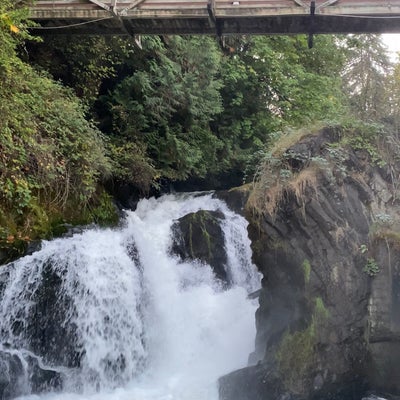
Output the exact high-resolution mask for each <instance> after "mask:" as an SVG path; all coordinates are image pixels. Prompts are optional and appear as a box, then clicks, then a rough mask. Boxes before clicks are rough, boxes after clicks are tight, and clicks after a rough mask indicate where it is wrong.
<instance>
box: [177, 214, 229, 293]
mask: <svg viewBox="0 0 400 400" xmlns="http://www.w3.org/2000/svg"><path fill="white" fill-rule="evenodd" d="M224 218H225V217H224V214H223V213H222V212H221V211H206V210H200V211H197V212H195V213H190V214H187V215H185V216H184V217H182V218H180V219H179V220H177V221H176V222H175V224H174V225H173V226H172V230H173V232H174V235H173V237H174V242H173V244H172V247H171V252H172V253H174V254H176V255H178V256H179V257H180V258H181V259H182V260H183V261H184V260H199V261H201V262H203V263H207V264H208V265H210V266H211V268H212V270H213V271H214V273H215V276H216V277H217V278H219V279H220V280H221V281H222V282H223V283H224V284H226V285H229V283H230V278H229V276H228V274H227V272H226V263H227V257H226V252H225V248H224V234H223V232H222V229H221V221H222V220H223V219H224Z"/></svg>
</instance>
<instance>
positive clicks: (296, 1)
mask: <svg viewBox="0 0 400 400" xmlns="http://www.w3.org/2000/svg"><path fill="white" fill-rule="evenodd" d="M294 2H295V3H296V4H298V5H299V6H301V7H304V8H308V7H309V5H308V4H305V3H304V1H302V0H294Z"/></svg>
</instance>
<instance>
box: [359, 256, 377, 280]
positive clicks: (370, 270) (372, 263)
mask: <svg viewBox="0 0 400 400" xmlns="http://www.w3.org/2000/svg"><path fill="white" fill-rule="evenodd" d="M380 270H381V269H380V268H379V265H378V263H377V262H376V260H375V258H368V259H367V263H366V264H365V266H364V269H363V271H364V272H365V273H366V274H367V275H369V276H371V277H373V276H375V275H377V274H378V273H379V272H380Z"/></svg>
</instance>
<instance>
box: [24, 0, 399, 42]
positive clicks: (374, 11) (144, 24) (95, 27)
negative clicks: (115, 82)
mask: <svg viewBox="0 0 400 400" xmlns="http://www.w3.org/2000/svg"><path fill="white" fill-rule="evenodd" d="M310 4H311V3H310V2H306V1H304V0H237V1H235V0H233V1H227V0H222V1H218V0H210V1H209V2H207V1H204V0H135V1H129V0H123V1H118V2H117V1H116V0H111V1H110V0H108V2H106V1H104V2H103V1H99V0H41V1H37V2H36V5H35V6H33V7H32V8H31V17H32V19H33V20H35V21H37V22H38V23H39V24H40V27H38V30H40V31H41V33H42V34H43V33H46V32H48V33H50V32H51V33H52V34H55V33H69V34H110V35H121V34H130V35H135V34H160V35H161V34H209V35H212V34H217V35H229V34H297V33H390V32H393V33H399V32H400V0H391V1H385V0H367V1H361V0H325V1H324V0H316V2H315V3H314V7H313V5H311V7H310Z"/></svg>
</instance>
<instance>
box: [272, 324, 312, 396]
mask: <svg viewBox="0 0 400 400" xmlns="http://www.w3.org/2000/svg"><path fill="white" fill-rule="evenodd" d="M314 346H315V326H314V324H310V326H309V327H308V328H307V329H305V330H303V331H297V332H294V333H292V334H290V333H289V332H287V333H285V335H284V336H283V338H282V341H281V343H280V346H279V349H278V351H277V353H276V360H277V364H278V371H279V373H280V375H281V377H282V380H283V382H284V384H285V387H286V389H288V390H290V391H291V392H292V393H302V392H303V390H304V389H305V386H306V382H305V379H306V378H307V374H308V372H309V371H310V370H311V368H312V367H313V363H314V355H315V350H314Z"/></svg>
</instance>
